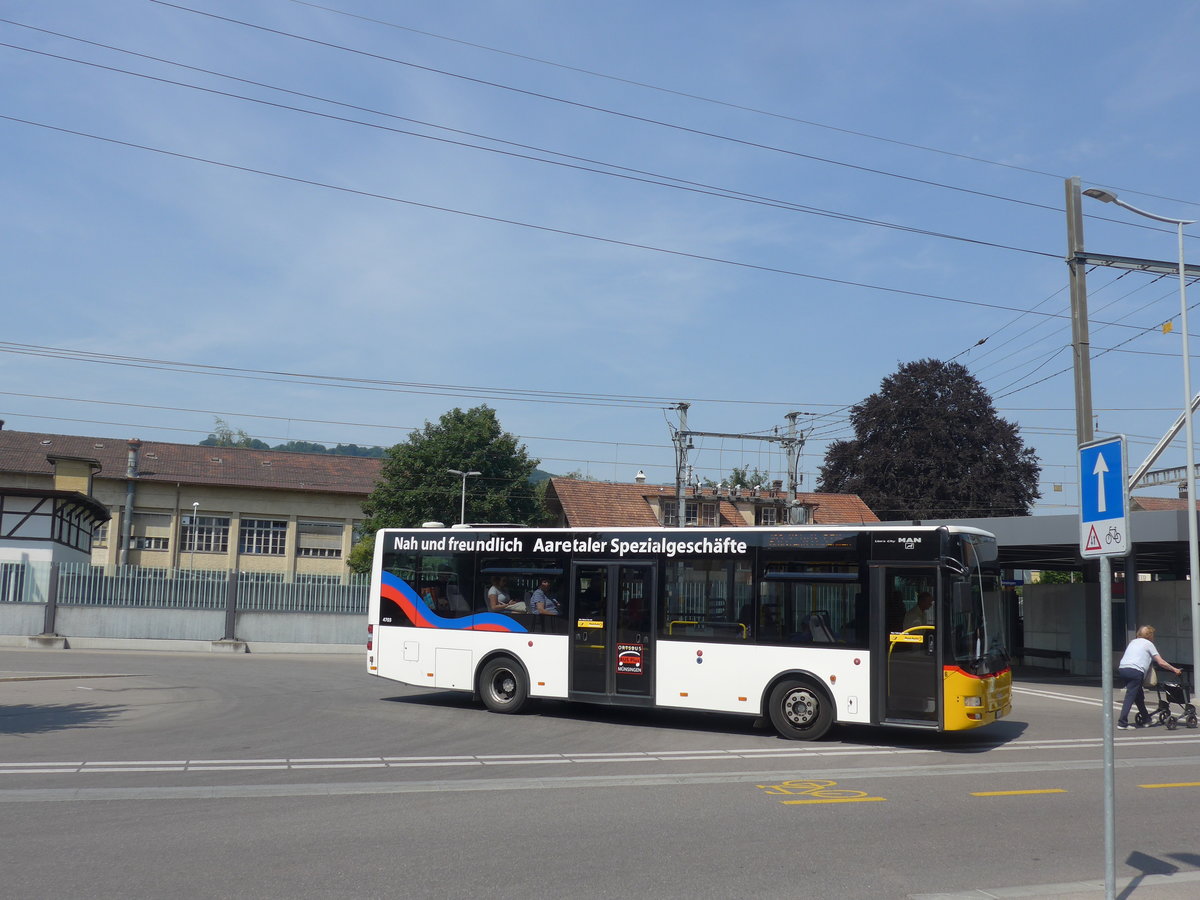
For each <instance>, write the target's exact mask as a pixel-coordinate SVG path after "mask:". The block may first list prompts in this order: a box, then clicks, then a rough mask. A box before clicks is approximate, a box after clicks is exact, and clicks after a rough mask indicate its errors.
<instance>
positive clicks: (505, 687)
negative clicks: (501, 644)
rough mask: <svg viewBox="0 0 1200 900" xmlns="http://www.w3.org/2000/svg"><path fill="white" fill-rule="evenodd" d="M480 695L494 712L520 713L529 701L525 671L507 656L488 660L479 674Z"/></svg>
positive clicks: (485, 704)
mask: <svg viewBox="0 0 1200 900" xmlns="http://www.w3.org/2000/svg"><path fill="white" fill-rule="evenodd" d="M479 695H480V697H482V698H483V705H484V706H486V707H487V708H488V709H490V710H491V711H492V712H498V713H515V712H520V711H521V709H522V708H524V706H525V702H526V701H527V700H528V699H529V681H528V679H526V677H525V670H524V669H523V668H521V665H520V663H518V662H516V661H515V660H513V659H510V658H509V657H507V656H497V657H496V658H495V659H490V660H488V661H487V663H486V664H484V667H483V671H482V672H480V674H479Z"/></svg>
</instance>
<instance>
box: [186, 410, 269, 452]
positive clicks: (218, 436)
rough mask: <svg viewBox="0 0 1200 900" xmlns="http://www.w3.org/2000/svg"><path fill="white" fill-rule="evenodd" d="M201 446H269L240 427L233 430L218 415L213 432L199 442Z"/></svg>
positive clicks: (252, 447) (250, 448)
mask: <svg viewBox="0 0 1200 900" xmlns="http://www.w3.org/2000/svg"><path fill="white" fill-rule="evenodd" d="M200 446H201V447H243V448H246V449H249V450H270V449H271V447H270V446H269V445H268V444H267V443H266V442H265V441H260V440H258V439H257V438H252V437H250V435H248V434H246V432H245V431H243V430H242V429H240V428H239V429H238V430H237V431H234V430H233V428H232V427H231V426H230V425H229V423H228V422H226V421H225V420H224V419H222V418H220V417H218V418H217V419H216V424H215V425H214V426H213V433H212V434H210V435H209V436H208V437H207V438H205V439H204V440H202V441H201V442H200Z"/></svg>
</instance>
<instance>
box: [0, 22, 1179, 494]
mask: <svg viewBox="0 0 1200 900" xmlns="http://www.w3.org/2000/svg"><path fill="white" fill-rule="evenodd" d="M220 17H225V18H220ZM0 19H3V20H4V21H3V22H0V43H2V44H4V46H0V83H3V84H4V86H5V87H4V90H3V92H0V116H3V117H4V118H0V159H2V161H3V165H2V166H0V180H2V184H0V190H2V191H3V197H4V215H3V218H2V219H0V221H2V222H3V233H2V234H0V291H2V292H3V296H4V298H5V303H4V309H5V311H6V315H5V317H4V324H5V327H4V334H3V339H2V340H3V343H0V350H2V351H3V352H0V391H2V393H0V418H3V419H4V420H5V422H6V424H5V427H6V428H10V429H15V430H21V431H48V432H58V433H71V434H90V435H96V436H106V437H118V438H120V437H140V438H142V439H149V440H167V441H178V442H183V443H193V442H195V441H198V440H200V439H202V438H203V437H205V435H207V434H208V433H209V432H210V431H212V429H213V425H214V417H215V416H220V417H221V418H222V419H224V420H225V421H227V422H228V423H229V424H230V425H231V426H232V427H234V428H235V429H242V430H245V431H246V432H247V433H249V434H251V435H253V436H255V437H259V438H261V439H263V440H266V441H268V442H269V443H272V444H273V443H278V442H282V441H286V440H291V439H295V440H311V441H317V442H321V443H325V444H335V443H358V444H384V445H390V444H393V443H396V442H398V441H402V440H404V439H405V438H406V437H407V434H408V429H410V428H414V427H420V426H421V425H422V424H423V423H424V422H425V421H427V420H436V419H437V418H438V417H439V416H440V415H441V414H442V413H443V412H445V411H446V410H447V409H450V408H452V407H454V406H460V407H464V408H465V407H469V406H474V405H477V404H479V403H484V402H486V403H488V404H489V405H491V406H493V407H494V408H495V409H496V410H497V411H498V414H499V417H500V420H501V422H502V424H503V425H504V427H505V428H506V429H507V430H509V431H511V432H513V433H514V434H517V435H519V436H521V437H522V439H523V440H524V442H525V444H526V446H527V447H528V449H529V452H530V453H531V455H533V456H536V457H538V458H540V459H541V460H542V468H544V469H546V470H548V471H551V472H556V473H566V472H571V471H579V472H582V473H584V474H585V475H588V476H590V477H593V478H597V479H602V480H620V481H628V480H631V479H632V477H633V475H634V473H635V472H636V471H637V470H638V469H643V470H644V471H645V472H646V473H647V475H648V476H649V478H650V480H651V481H661V482H667V481H671V480H672V479H673V477H674V476H673V456H672V451H671V445H670V431H669V426H670V425H671V424H674V423H675V422H676V421H677V419H676V416H675V413H674V412H673V411H672V410H671V408H670V407H671V406H672V404H673V403H674V402H675V401H679V400H686V401H689V402H690V403H691V410H690V415H689V425H690V426H691V428H693V429H695V430H698V431H713V432H728V433H743V432H759V433H767V432H769V431H770V429H772V428H773V427H775V426H780V427H782V426H783V425H784V415H785V414H786V413H787V412H788V411H789V410H798V411H801V412H803V413H806V415H805V416H803V417H801V419H800V422H801V425H802V427H803V428H805V429H806V430H807V431H808V433H809V437H808V440H807V444H806V446H805V451H804V455H803V458H802V461H801V469H802V471H803V472H804V473H805V476H804V484H803V487H804V488H805V489H809V490H811V489H813V488H814V486H815V483H816V476H817V471H818V469H819V467H820V465H821V462H822V459H823V456H824V448H825V446H826V444H827V443H828V441H830V440H833V439H838V438H845V437H847V436H849V434H850V431H849V428H848V424H847V418H846V408H847V407H849V406H850V405H852V404H854V403H857V402H859V401H861V400H862V399H863V398H864V397H866V396H867V395H868V394H870V393H872V392H873V391H875V390H877V389H878V387H879V383H880V381H881V379H883V378H885V377H887V376H888V375H890V374H892V373H893V372H895V371H896V369H897V367H898V366H899V365H900V364H902V363H905V362H908V361H911V360H916V359H922V358H926V357H933V358H938V359H950V358H955V359H956V360H957V361H959V362H962V363H964V364H966V365H967V366H968V367H969V368H970V369H971V371H972V372H973V373H974V374H975V375H976V377H978V378H979V379H980V381H981V382H982V383H983V385H984V387H985V388H986V389H987V390H988V391H989V392H990V393H991V395H992V396H993V398H994V399H995V403H996V406H997V408H998V409H999V410H1000V412H1001V414H1002V415H1003V416H1005V417H1006V418H1008V419H1010V420H1013V421H1015V422H1017V423H1018V424H1019V425H1020V427H1021V432H1022V436H1023V437H1024V440H1025V441H1026V443H1027V444H1028V445H1029V446H1031V447H1033V448H1034V449H1035V451H1036V452H1037V453H1038V456H1039V457H1040V459H1041V461H1042V464H1043V466H1044V470H1043V476H1042V485H1041V487H1042V491H1043V494H1044V496H1043V500H1042V502H1041V503H1040V504H1039V506H1038V509H1037V511H1038V512H1047V513H1050V512H1069V511H1071V510H1073V509H1075V506H1076V503H1077V480H1078V479H1077V475H1076V471H1075V459H1076V449H1075V437H1074V411H1073V404H1074V394H1073V381H1072V376H1071V372H1070V365H1071V350H1070V341H1071V333H1070V322H1069V318H1068V317H1067V314H1068V311H1069V301H1068V294H1067V267H1066V265H1065V263H1064V261H1063V258H1062V257H1063V254H1064V252H1065V244H1066V234H1065V216H1064V214H1063V211H1062V209H1063V192H1064V189H1063V180H1064V179H1065V178H1067V177H1069V176H1075V175H1077V176H1079V177H1080V178H1082V180H1083V182H1084V187H1088V186H1095V185H1101V186H1105V187H1107V188H1109V189H1112V190H1115V191H1117V192H1119V193H1120V195H1121V197H1122V198H1123V199H1125V200H1127V201H1129V202H1131V203H1133V204H1135V205H1137V206H1140V207H1143V208H1146V209H1150V210H1153V211H1156V212H1159V213H1162V214H1164V215H1168V216H1178V217H1181V218H1188V217H1193V216H1194V217H1196V218H1200V189H1198V188H1200V185H1198V184H1197V179H1198V178H1200V173H1198V170H1197V167H1196V164H1195V160H1196V148H1197V146H1198V145H1200V141H1198V140H1197V138H1198V133H1197V132H1198V131H1200V126H1198V125H1197V124H1196V123H1195V121H1194V116H1192V115H1191V113H1192V112H1194V110H1196V109H1197V108H1200V103H1198V98H1197V93H1198V91H1200V68H1198V67H1196V66H1195V65H1194V63H1193V62H1192V60H1193V58H1194V47H1195V43H1196V39H1197V38H1198V37H1200V7H1197V6H1196V5H1195V4H1194V3H1187V2H1182V0H1174V2H1165V3H1161V4H1155V5H1154V7H1153V13H1152V14H1147V12H1145V11H1144V10H1139V8H1138V7H1136V5H1134V4H1129V3H1124V2H1107V0H1099V2H1097V0H1093V2H1083V0H1038V2H1021V0H1013V2H1006V3H993V4H980V3H961V2H936V0H896V2H888V3H882V2H858V3H833V2H807V3H795V2H792V3H783V2H751V3H740V4H733V3H716V2H686V3H685V2H672V0H664V2H656V3H652V4H648V3H643V2H622V0H614V2H610V3H605V4H593V3H586V4H585V3H576V2H562V0H558V2H551V0H541V2H521V0H514V2H507V3H471V2H451V3H446V2H438V3H433V2H424V0H413V2H406V3H403V4H397V3H391V2H384V0H323V2H322V3H319V4H318V3H315V2H312V3H309V2H299V0H236V2H235V0H179V3H178V4H168V3H158V2H153V0H109V2H105V3H103V4H99V3H95V2H89V0H53V2H47V0H37V2H35V0H0ZM13 23H19V24H13ZM38 29H40V30H38ZM100 45H105V46H100ZM18 48H21V49H18ZM35 51H36V52H35ZM122 51H127V52H122ZM82 63H90V64H92V65H84V64H82ZM117 70H124V71H117ZM202 70H203V71H202ZM127 73H137V74H127ZM155 79H159V80H155ZM235 79H237V80H235ZM183 85H190V86H191V87H188V86H183ZM197 88H202V89H204V90H197ZM231 95H237V96H236V97H235V96H231ZM302 95H303V96H302ZM243 97H244V98H253V99H239V98H243ZM254 101H260V102H254ZM272 104H273V105H272ZM289 107H290V108H289ZM300 110H303V111H300ZM555 163H557V164H555ZM1085 203H1086V204H1087V205H1086V206H1085V210H1086V212H1087V213H1088V218H1087V220H1086V225H1085V229H1086V247H1087V249H1088V250H1090V251H1094V252H1102V253H1114V254H1120V255H1129V256H1139V257H1147V258H1155V259H1165V260H1174V259H1175V254H1176V245H1175V237H1174V232H1173V230H1172V229H1171V228H1170V227H1169V226H1163V227H1160V228H1156V227H1154V226H1152V223H1149V222H1146V221H1145V220H1138V219H1137V218H1136V217H1135V216H1132V215H1130V214H1127V213H1125V212H1123V211H1121V210H1119V209H1116V208H1114V207H1112V206H1106V205H1102V204H1099V203H1095V202H1093V201H1090V200H1087V201H1085ZM1192 230H1193V231H1194V233H1195V234H1197V235H1200V226H1194V227H1193V229H1192ZM1198 248H1200V244H1197V243H1196V239H1195V238H1190V239H1189V242H1188V256H1189V258H1193V259H1194V258H1195V257H1196V256H1197V254H1196V250H1197V249H1198ZM1118 276H1120V273H1119V272H1117V271H1115V270H1105V269H1100V270H1096V271H1094V272H1092V273H1090V274H1089V279H1088V286H1089V289H1090V299H1089V303H1090V309H1091V316H1092V320H1093V321H1092V333H1091V338H1092V345H1093V362H1092V368H1093V380H1094V391H1093V394H1094V401H1093V402H1094V406H1095V409H1096V414H1097V435H1098V436H1100V435H1107V434H1112V433H1124V434H1126V435H1128V436H1129V439H1130V457H1131V460H1132V462H1133V463H1134V464H1136V463H1138V462H1140V461H1141V459H1142V458H1143V457H1144V456H1145V455H1146V453H1147V452H1148V451H1149V449H1150V447H1151V446H1152V445H1153V444H1154V443H1155V441H1157V439H1158V438H1159V437H1160V436H1161V435H1162V434H1163V432H1164V431H1165V430H1166V429H1167V428H1168V427H1169V426H1170V425H1171V423H1172V422H1173V421H1174V419H1175V418H1176V416H1177V415H1178V414H1179V412H1180V410H1181V408H1182V403H1183V383H1182V374H1181V360H1180V329H1179V321H1178V315H1179V298H1178V292H1177V290H1178V289H1177V283H1176V282H1175V281H1173V280H1172V279H1170V278H1166V279H1159V280H1155V279H1154V278H1152V277H1149V276H1144V275H1140V274H1128V275H1125V276H1124V277H1118ZM1194 294H1195V301H1194V302H1200V287H1197V288H1196V289H1194ZM1172 317H1174V319H1175V330H1174V331H1173V332H1172V333H1170V334H1163V333H1162V330H1161V328H1160V327H1159V326H1161V324H1162V323H1163V322H1165V321H1167V320H1168V319H1171V318H1172ZM1195 321H1196V318H1195V316H1193V322H1195ZM985 338H986V342H985V343H984V344H983V345H981V346H978V347H976V346H975V345H976V342H977V341H979V340H981V339H985ZM34 348H38V349H34ZM44 348H53V349H44ZM1104 351H1108V352H1104ZM97 354H99V355H104V356H103V359H105V360H106V361H105V362H100V361H97V360H98V359H100V358H101V357H98V356H95V355H97ZM134 360H140V361H141V362H138V363H136V364H131V363H132V362H133V361H134ZM146 360H154V361H156V362H145V361H146ZM112 363H121V364H119V365H117V364H112ZM179 364H185V365H179ZM809 414H811V415H809ZM697 443H698V446H699V448H700V449H699V452H698V453H696V454H695V455H693V457H692V462H693V463H694V464H695V465H696V466H697V467H698V471H699V472H700V474H701V475H703V476H705V477H710V478H714V479H718V480H719V478H720V477H721V475H722V474H724V473H727V472H728V471H729V470H730V469H731V468H732V467H733V466H739V465H747V466H750V467H758V468H759V469H762V470H769V471H771V472H772V473H774V474H776V475H777V476H778V477H782V471H783V460H782V458H781V457H780V456H779V455H778V454H777V453H774V452H773V451H771V450H770V449H769V448H770V446H771V445H768V444H761V443H759V442H755V441H738V440H732V439H716V438H707V439H703V440H698V441H697ZM1182 446H1183V441H1182V438H1180V439H1179V440H1178V441H1176V444H1175V445H1174V446H1173V447H1172V448H1171V449H1170V450H1169V451H1168V452H1167V453H1166V454H1165V455H1164V456H1163V458H1162V460H1161V461H1160V465H1162V466H1170V465H1182V462H1183V450H1182ZM1055 486H1058V487H1060V488H1061V490H1055ZM1172 490H1173V489H1170V488H1167V489H1158V490H1156V491H1150V493H1160V494H1161V493H1167V494H1170V493H1171V491H1172Z"/></svg>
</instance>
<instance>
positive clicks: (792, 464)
mask: <svg viewBox="0 0 1200 900" xmlns="http://www.w3.org/2000/svg"><path fill="white" fill-rule="evenodd" d="M799 415H800V413H798V412H790V413H788V414H787V416H785V418H786V419H787V420H788V433H787V437H786V438H785V439H784V440H783V441H782V442H781V443H782V444H783V448H784V450H786V451H787V460H788V524H789V525H801V524H803V523H802V522H801V521H800V504H799V503H797V502H796V491H797V490H798V488H799V478H798V477H797V472H798V471H799V469H800V450H801V449H802V448H803V447H804V437H803V436H799V437H797V435H796V417H797V416H799Z"/></svg>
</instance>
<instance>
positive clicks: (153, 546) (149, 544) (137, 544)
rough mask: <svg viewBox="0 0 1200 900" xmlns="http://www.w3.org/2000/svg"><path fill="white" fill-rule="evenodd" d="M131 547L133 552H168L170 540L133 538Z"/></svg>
mask: <svg viewBox="0 0 1200 900" xmlns="http://www.w3.org/2000/svg"><path fill="white" fill-rule="evenodd" d="M133 547H134V549H135V550H169V549H170V547H171V539H170V538H165V537H135V538H134V539H133Z"/></svg>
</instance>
